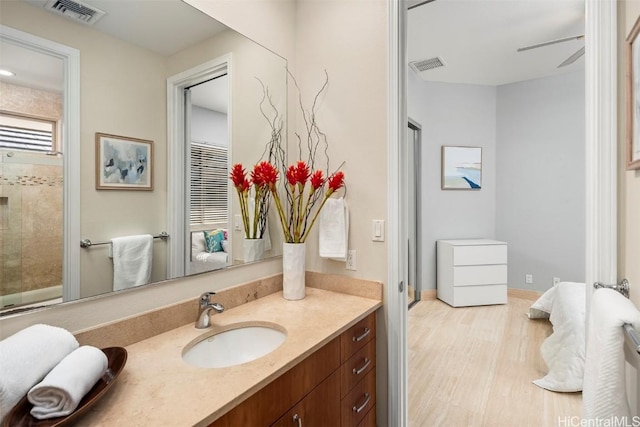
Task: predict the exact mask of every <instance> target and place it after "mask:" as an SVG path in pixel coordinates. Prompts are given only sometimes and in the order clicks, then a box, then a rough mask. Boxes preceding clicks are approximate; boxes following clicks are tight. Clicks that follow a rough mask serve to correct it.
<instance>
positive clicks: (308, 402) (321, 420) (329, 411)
mask: <svg viewBox="0 0 640 427" xmlns="http://www.w3.org/2000/svg"><path fill="white" fill-rule="evenodd" d="M339 390H340V373H339V372H338V371H335V372H334V373H333V374H332V375H331V376H330V377H329V378H327V379H326V380H324V381H323V382H322V383H320V385H319V386H318V387H316V388H315V389H314V390H313V391H312V392H311V393H309V394H308V395H307V396H306V397H305V398H304V399H302V400H301V401H300V402H298V403H297V404H296V406H294V407H293V408H291V410H290V411H289V412H287V413H286V414H285V415H283V416H282V418H280V419H279V420H278V421H276V422H275V423H274V424H273V425H272V426H274V427H297V426H298V425H302V426H304V427H314V426H317V427H325V426H338V425H340V398H339V397H338V393H339Z"/></svg>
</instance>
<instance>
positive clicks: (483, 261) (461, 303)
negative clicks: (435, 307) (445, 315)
mask: <svg viewBox="0 0 640 427" xmlns="http://www.w3.org/2000/svg"><path fill="white" fill-rule="evenodd" d="M436 245H437V287H438V289H437V295H438V299H440V300H442V301H444V302H446V303H447V304H449V305H451V306H453V307H465V306H470V305H489V304H506V303H507V243H506V242H500V241H497V240H488V239H468V240H438V241H437V243H436Z"/></svg>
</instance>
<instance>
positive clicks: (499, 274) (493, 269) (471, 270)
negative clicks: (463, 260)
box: [453, 264, 507, 286]
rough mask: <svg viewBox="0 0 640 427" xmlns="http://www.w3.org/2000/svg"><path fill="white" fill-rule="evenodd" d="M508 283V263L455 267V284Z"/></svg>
mask: <svg viewBox="0 0 640 427" xmlns="http://www.w3.org/2000/svg"><path fill="white" fill-rule="evenodd" d="M506 283H507V266H506V265H504V264H503V265H470V266H458V267H453V286H474V285H502V284H506Z"/></svg>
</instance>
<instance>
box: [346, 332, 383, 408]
mask: <svg viewBox="0 0 640 427" xmlns="http://www.w3.org/2000/svg"><path fill="white" fill-rule="evenodd" d="M375 366H376V341H375V340H369V342H368V343H367V344H366V345H365V346H364V347H362V348H361V349H360V350H358V351H357V352H356V354H354V355H353V356H351V358H350V359H349V360H347V361H346V362H344V364H342V366H341V367H340V384H341V386H340V391H341V393H340V396H341V397H344V396H345V395H346V394H347V393H349V392H350V391H351V389H352V388H353V386H354V385H356V384H357V383H358V382H359V381H360V380H361V379H362V378H364V377H365V376H366V375H367V374H368V373H369V371H371V370H372V369H374V368H375Z"/></svg>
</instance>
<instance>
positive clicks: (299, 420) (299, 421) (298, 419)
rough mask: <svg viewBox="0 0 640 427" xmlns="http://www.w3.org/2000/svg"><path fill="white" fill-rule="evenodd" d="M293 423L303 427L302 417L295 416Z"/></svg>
mask: <svg viewBox="0 0 640 427" xmlns="http://www.w3.org/2000/svg"><path fill="white" fill-rule="evenodd" d="M293 422H294V423H298V427H302V417H300V416H299V415H298V414H295V415H294V416H293Z"/></svg>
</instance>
